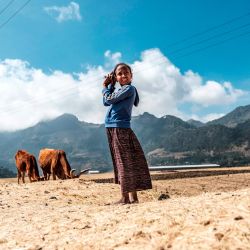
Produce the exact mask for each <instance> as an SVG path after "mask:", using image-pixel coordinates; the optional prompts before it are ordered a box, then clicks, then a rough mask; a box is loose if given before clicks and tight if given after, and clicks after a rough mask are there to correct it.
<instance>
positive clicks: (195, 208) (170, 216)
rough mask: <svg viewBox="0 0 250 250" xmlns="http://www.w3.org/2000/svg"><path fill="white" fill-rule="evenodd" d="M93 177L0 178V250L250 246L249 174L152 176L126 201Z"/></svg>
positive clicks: (232, 247)
mask: <svg viewBox="0 0 250 250" xmlns="http://www.w3.org/2000/svg"><path fill="white" fill-rule="evenodd" d="M90 178H91V177H90V176H84V177H83V178H82V179H74V180H66V181H61V180H57V181H48V182H37V183H31V184H30V183H27V184H21V185H18V184H17V183H15V182H13V181H14V180H8V179H2V180H0V211H1V213H0V221H1V225H0V249H71V250H72V249H144V250H145V249H158V250H160V249H161V250H162V249H178V250H179V249H250V173H244V174H233V175H221V176H210V177H199V178H182V179H173V180H160V181H154V182H153V189H152V190H149V191H142V192H140V194H139V198H140V201H141V203H139V204H135V205H124V206H122V205H120V206H117V205H116V206H115V205H109V204H110V203H112V202H113V201H116V200H117V199H118V198H119V186H117V185H115V184H109V183H108V184H102V183H99V184H97V183H94V182H92V181H90V180H89V179H90ZM96 178H97V177H96ZM100 178H101V177H100ZM102 178H103V176H102ZM26 180H27V181H28V179H27V178H26ZM15 181H16V180H15ZM161 194H168V195H169V196H170V198H169V199H166V200H161V201H159V200H158V197H159V196H160V195H161Z"/></svg>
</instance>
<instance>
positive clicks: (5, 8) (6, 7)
mask: <svg viewBox="0 0 250 250" xmlns="http://www.w3.org/2000/svg"><path fill="white" fill-rule="evenodd" d="M13 2H15V0H12V1H9V3H8V4H7V5H6V6H5V7H4V8H3V9H2V10H1V11H0V15H2V14H3V13H4V11H5V10H7V9H8V8H9V7H10V5H11V4H12V3H13Z"/></svg>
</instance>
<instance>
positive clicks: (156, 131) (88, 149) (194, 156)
mask: <svg viewBox="0 0 250 250" xmlns="http://www.w3.org/2000/svg"><path fill="white" fill-rule="evenodd" d="M131 124H132V128H133V130H134V131H135V133H136V135H137V136H138V138H139V140H140V142H141V144H142V147H143V149H144V152H145V155H146V158H147V160H148V162H149V164H151V165H172V164H198V163H199V164H200V163H208V162H209V163H218V164H220V165H227V166H234V165H244V164H248V163H249V162H250V105H248V106H243V107H238V108H236V109H235V110H233V111H232V112H230V113H229V114H227V115H225V116H223V117H221V118H220V119H217V120H213V121H211V122H208V123H201V122H199V121H194V120H189V121H187V122H186V121H183V120H181V119H180V118H178V117H175V116H171V115H165V116H163V117H161V118H157V117H155V116H154V115H152V114H149V113H144V114H142V115H139V116H135V117H133V118H132V121H131ZM0 141H1V143H0V167H1V169H4V168H5V169H8V171H13V172H16V169H15V163H14V155H15V153H16V151H17V150H18V149H25V150H27V151H29V152H31V153H32V154H34V155H35V156H36V157H38V154H39V150H40V149H41V148H45V147H47V148H57V149H63V150H65V151H66V154H67V157H68V159H69V162H70V164H71V166H72V167H73V168H76V169H78V170H80V169H83V168H86V167H91V168H92V169H95V170H100V171H109V170H111V169H112V162H111V158H110V153H109V148H108V142H107V138H106V132H105V127H104V125H103V124H92V123H86V122H83V121H79V120H78V118H77V117H76V116H74V115H71V114H64V115H62V116H59V117H57V118H56V119H53V120H50V121H43V122H39V123H38V124H37V125H35V126H33V127H30V128H27V129H24V130H19V131H16V132H1V133H0ZM2 172H3V171H2Z"/></svg>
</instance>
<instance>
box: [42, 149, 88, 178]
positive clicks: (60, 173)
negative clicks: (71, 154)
mask: <svg viewBox="0 0 250 250" xmlns="http://www.w3.org/2000/svg"><path fill="white" fill-rule="evenodd" d="M38 161H39V164H40V167H41V169H42V171H43V174H44V178H45V180H49V179H50V175H52V177H53V180H55V179H56V176H57V177H58V178H59V179H72V178H79V177H80V175H82V174H84V173H86V172H88V171H89V169H85V170H82V171H81V172H80V173H79V174H77V175H76V174H74V172H75V169H71V167H70V165H69V162H68V160H67V158H66V153H65V151H63V150H58V149H50V148H44V149H41V150H40V153H39V158H38Z"/></svg>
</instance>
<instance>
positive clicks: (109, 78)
mask: <svg viewBox="0 0 250 250" xmlns="http://www.w3.org/2000/svg"><path fill="white" fill-rule="evenodd" d="M110 83H111V84H115V82H114V76H113V74H112V73H110V74H108V75H107V76H105V80H104V82H103V86H104V87H108V85H109V84H110Z"/></svg>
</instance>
